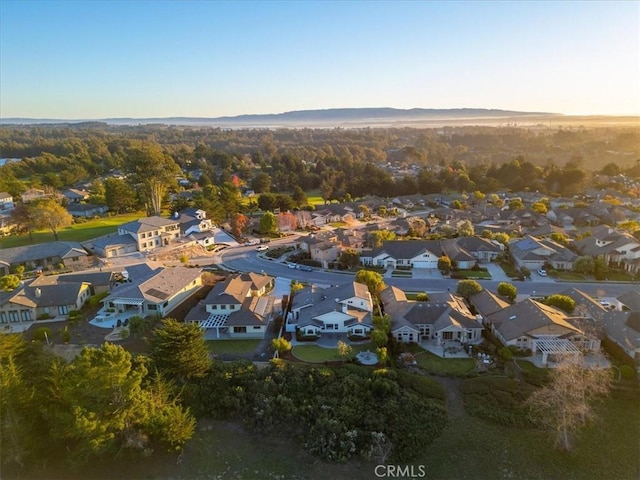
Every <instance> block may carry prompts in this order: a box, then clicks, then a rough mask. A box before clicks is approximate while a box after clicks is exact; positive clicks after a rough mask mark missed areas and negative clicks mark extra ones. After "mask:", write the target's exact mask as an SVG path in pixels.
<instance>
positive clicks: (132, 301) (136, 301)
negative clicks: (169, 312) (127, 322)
mask: <svg viewBox="0 0 640 480" xmlns="http://www.w3.org/2000/svg"><path fill="white" fill-rule="evenodd" d="M111 302H112V303H113V304H114V305H142V304H143V303H144V298H115V299H113V300H112V301H111Z"/></svg>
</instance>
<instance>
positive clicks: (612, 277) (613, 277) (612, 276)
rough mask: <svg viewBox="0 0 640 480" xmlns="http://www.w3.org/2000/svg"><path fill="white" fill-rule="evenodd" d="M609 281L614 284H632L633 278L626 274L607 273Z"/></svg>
mask: <svg viewBox="0 0 640 480" xmlns="http://www.w3.org/2000/svg"><path fill="white" fill-rule="evenodd" d="M607 280H609V281H614V282H631V281H633V276H632V275H629V274H628V273H626V272H609V273H607Z"/></svg>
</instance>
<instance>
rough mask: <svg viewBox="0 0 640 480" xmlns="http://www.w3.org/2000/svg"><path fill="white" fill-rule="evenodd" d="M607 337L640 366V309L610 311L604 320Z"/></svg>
mask: <svg viewBox="0 0 640 480" xmlns="http://www.w3.org/2000/svg"><path fill="white" fill-rule="evenodd" d="M603 324H604V330H605V332H606V334H607V337H608V338H609V339H610V340H612V341H613V342H615V343H616V344H617V345H618V346H619V347H620V348H622V349H623V350H624V351H625V353H626V354H627V355H629V356H630V357H631V358H633V359H634V360H635V361H636V365H637V366H638V368H640V311H638V310H636V311H623V312H619V311H616V312H608V313H607V314H606V315H605V318H604V320H603Z"/></svg>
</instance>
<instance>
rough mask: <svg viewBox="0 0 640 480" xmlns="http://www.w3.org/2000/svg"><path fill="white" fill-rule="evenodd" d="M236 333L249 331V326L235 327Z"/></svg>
mask: <svg viewBox="0 0 640 480" xmlns="http://www.w3.org/2000/svg"><path fill="white" fill-rule="evenodd" d="M233 331H234V332H235V333H247V327H233Z"/></svg>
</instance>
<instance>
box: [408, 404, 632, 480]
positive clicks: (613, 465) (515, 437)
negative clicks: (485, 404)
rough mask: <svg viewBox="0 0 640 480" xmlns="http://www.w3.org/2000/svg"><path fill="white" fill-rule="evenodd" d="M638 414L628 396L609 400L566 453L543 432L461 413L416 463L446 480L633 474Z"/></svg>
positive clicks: (625, 478) (585, 479)
mask: <svg viewBox="0 0 640 480" xmlns="http://www.w3.org/2000/svg"><path fill="white" fill-rule="evenodd" d="M638 413H639V410H638V408H637V403H636V402H634V401H631V400H628V399H622V398H615V397H614V398H611V399H609V400H608V401H607V402H606V403H605V404H604V405H603V406H602V408H600V421H599V422H597V423H595V424H592V425H590V426H588V427H587V428H585V429H584V431H583V432H582V435H581V436H580V438H579V439H578V442H577V445H576V449H575V450H574V451H573V452H572V453H564V452H561V451H559V450H556V449H554V448H553V440H552V439H551V438H550V436H549V434H548V433H546V432H543V431H540V430H536V429H526V428H514V427H504V426H499V425H495V424H492V423H489V422H486V421H483V420H480V419H478V418H474V417H471V416H468V415H465V416H462V417H458V418H453V419H452V421H451V422H450V423H449V425H448V426H447V428H446V429H445V431H444V433H443V434H442V435H441V436H440V437H439V438H438V439H437V440H436V441H435V442H434V443H433V444H432V445H430V446H428V447H427V448H426V449H425V455H424V460H423V461H422V462H418V463H422V464H423V465H425V467H426V470H427V472H428V474H429V475H428V477H429V478H440V479H450V480H476V479H490V478H491V479H507V478H522V479H565V480H578V479H580V480H591V479H593V480H597V479H603V478H615V479H617V480H631V479H637V478H639V474H640V465H639V463H638V449H637V446H638V431H639V428H640V422H639V414H638ZM461 445H464V447H463V448H460V446H461Z"/></svg>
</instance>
